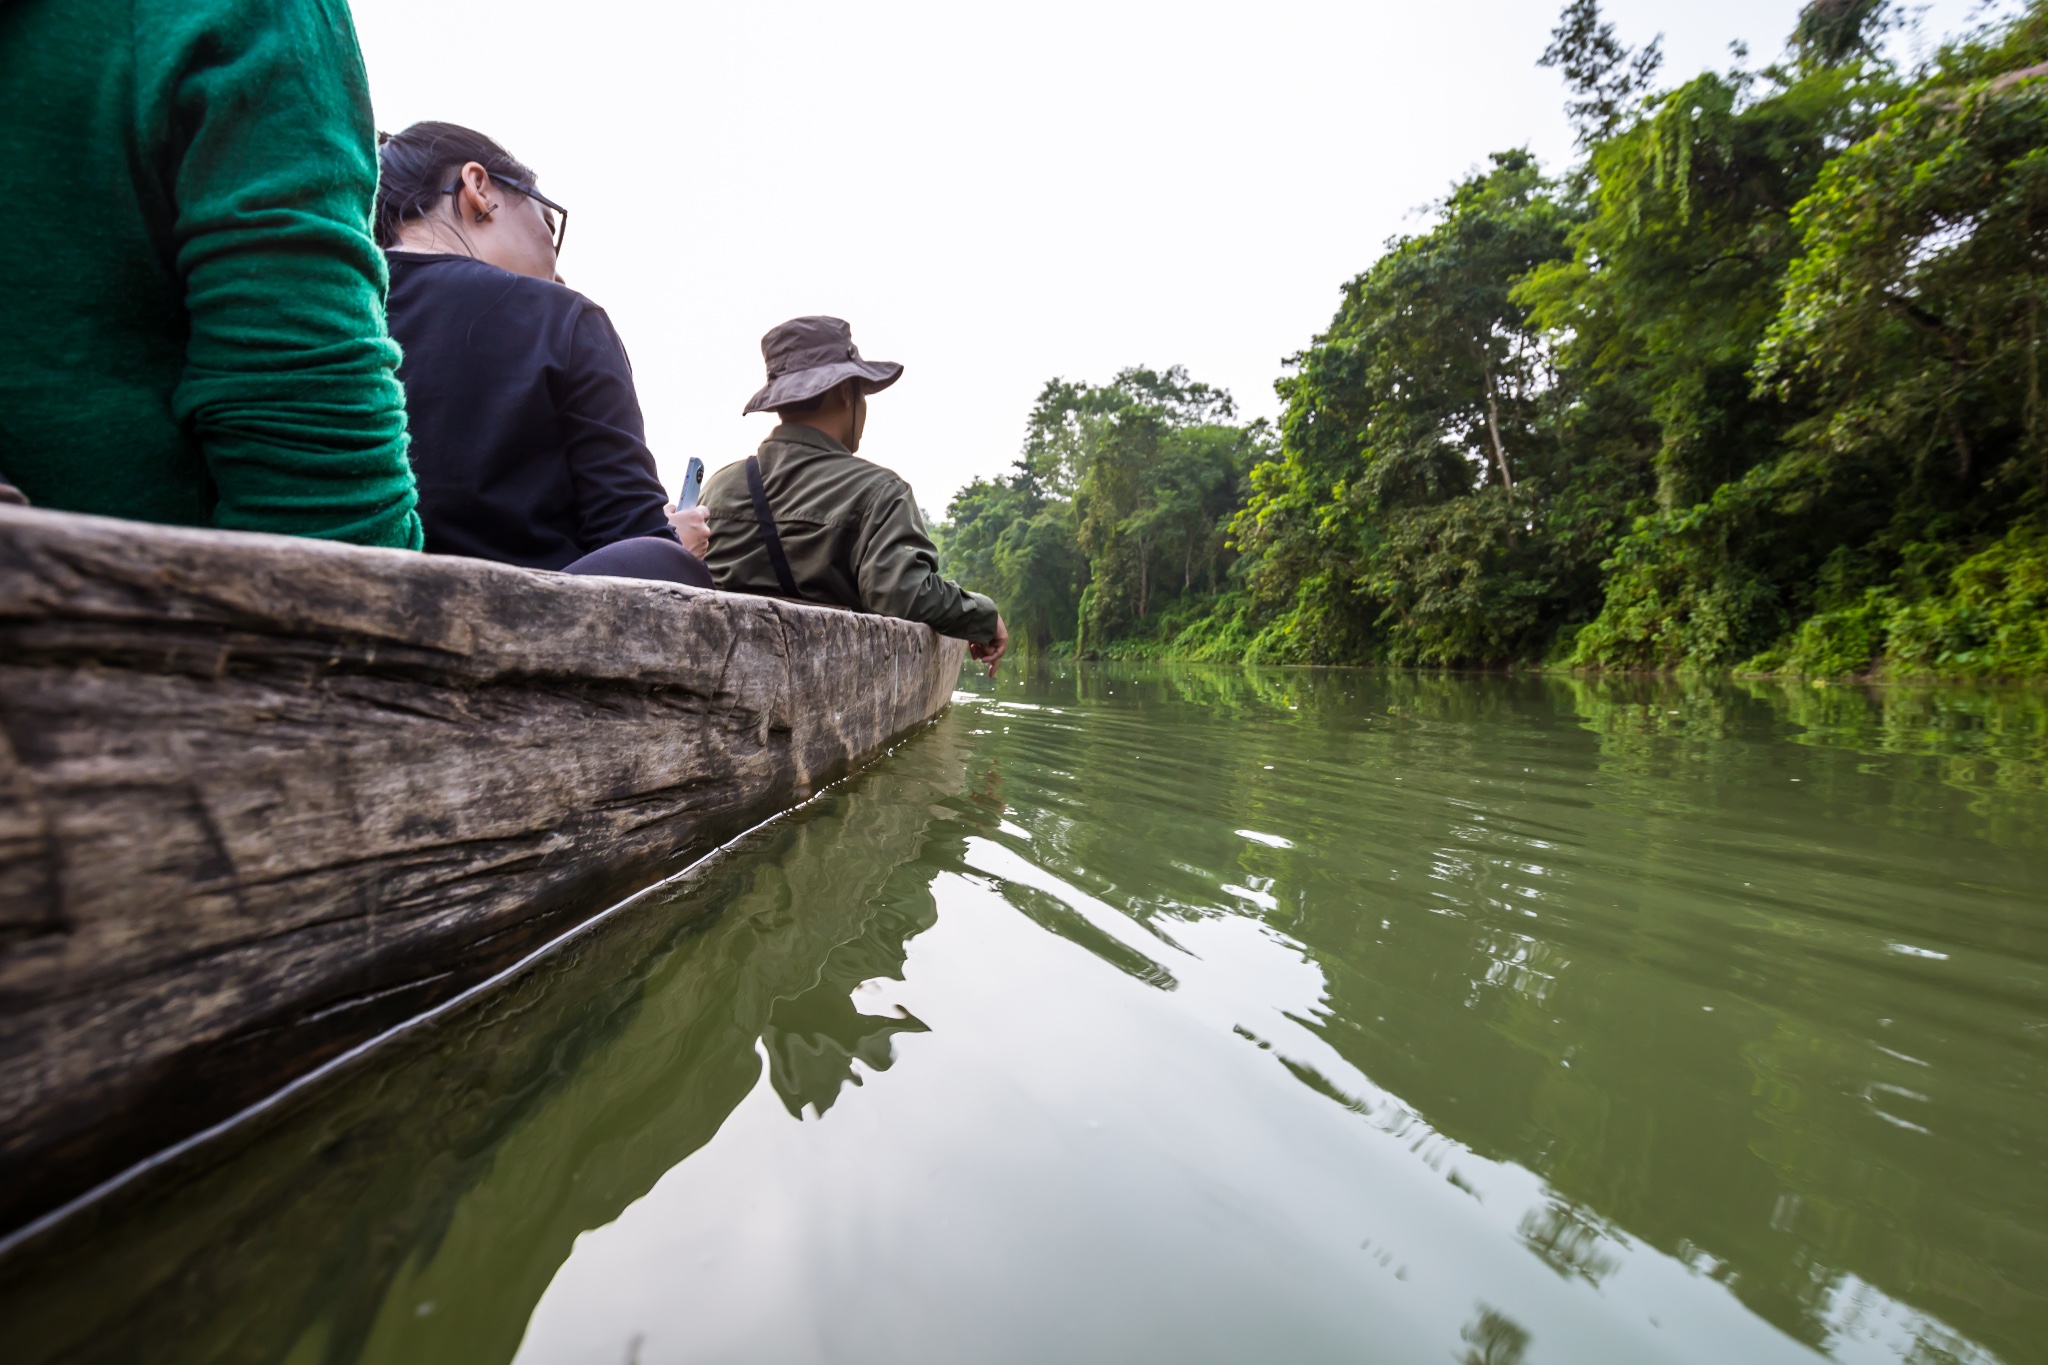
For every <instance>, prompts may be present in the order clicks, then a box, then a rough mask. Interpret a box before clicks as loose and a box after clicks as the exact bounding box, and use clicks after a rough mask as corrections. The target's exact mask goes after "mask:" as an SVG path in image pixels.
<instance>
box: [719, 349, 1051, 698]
mask: <svg viewBox="0 0 2048 1365" xmlns="http://www.w3.org/2000/svg"><path fill="white" fill-rule="evenodd" d="M761 355H762V357H763V358H764V359H765V360H766V361H767V362H768V382H767V384H765V385H764V386H763V387H762V388H761V391H760V392H759V393H756V394H755V395H754V396H753V397H752V398H750V399H748V400H747V406H746V411H747V412H749V413H755V412H770V411H772V412H774V413H775V414H776V416H777V417H778V418H779V419H780V424H779V425H778V426H777V427H776V428H775V429H774V430H773V431H771V432H769V433H768V439H767V440H765V441H763V442H762V443H761V448H760V450H759V451H758V452H757V453H755V454H753V455H750V456H748V457H747V458H746V459H745V460H743V461H740V462H738V463H735V464H729V465H727V466H726V467H725V468H723V469H721V470H719V471H718V472H717V473H716V474H714V475H712V476H711V479H710V481H709V482H708V483H706V484H705V486H704V507H705V510H706V512H707V514H708V516H709V519H710V529H711V547H710V549H709V550H707V551H706V552H705V555H704V562H705V564H706V565H707V566H708V567H709V568H710V570H711V577H712V581H713V582H714V583H715V584H716V585H717V586H718V587H720V588H724V589H726V590H727V591H729V592H748V593H760V594H767V595H771V596H779V597H789V598H795V599H797V600H799V601H806V602H821V603H825V604H828V605H832V606H841V607H850V608H852V609H853V610H855V611H866V612H873V613H875V614H877V615H881V616H897V617H901V618H903V619H904V620H907V621H922V622H924V623H925V624H926V625H928V626H930V627H931V628H932V629H933V630H936V631H938V632H939V633H940V634H941V635H951V636H953V637H955V638H956V639H963V640H966V641H967V642H968V646H969V648H970V650H971V652H972V653H973V655H974V657H975V658H977V659H979V660H980V661H981V662H983V663H985V664H987V665H988V670H989V672H990V673H991V674H993V673H994V672H995V669H996V664H997V663H998V662H1000V661H1001V659H1002V657H1003V654H1004V651H1005V650H1007V649H1008V648H1009V643H1010V632H1009V628H1008V627H1007V626H1005V625H1004V623H1003V618H1002V614H1001V613H1000V612H998V611H997V610H996V604H995V603H994V602H992V601H990V600H989V599H988V598H986V597H984V596H982V595H981V594H980V593H975V592H969V591H967V590H966V589H965V588H962V587H961V586H960V585H959V584H957V583H954V582H952V581H950V580H948V579H946V578H944V577H941V576H940V574H939V554H938V550H937V549H936V548H935V547H934V546H933V545H932V541H931V537H930V535H928V534H927V533H926V531H925V526H924V517H923V515H922V514H921V513H919V511H918V510H917V498H916V496H915V495H914V494H913V493H912V492H911V489H910V485H909V484H908V483H906V482H905V481H904V480H903V479H902V478H901V477H900V476H898V475H897V474H896V473H895V472H894V471H892V470H889V469H885V468H883V467H882V466H881V465H878V464H873V463H871V462H869V461H867V460H863V459H861V458H859V456H858V455H856V454H855V452H856V451H858V450H859V449H860V444H861V437H862V435H863V434H864V433H865V431H866V428H867V408H868V403H867V400H868V395H869V394H872V393H879V392H881V391H882V390H883V389H886V388H888V387H889V386H890V385H891V384H894V383H895V382H896V381H897V380H898V379H900V378H902V377H903V367H902V366H901V365H897V364H894V363H891V362H886V361H876V360H863V359H861V354H860V348H859V347H857V346H855V345H854V344H853V329H852V328H851V327H849V326H848V325H847V324H846V323H845V322H844V321H842V320H841V319H839V318H828V317H804V318H793V319H791V320H790V321H788V322H785V323H783V324H782V325H781V326H780V327H777V328H775V329H774V330H772V331H770V332H769V333H768V335H766V336H764V337H762V338H761Z"/></svg>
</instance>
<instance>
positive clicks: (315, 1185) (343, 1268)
mask: <svg viewBox="0 0 2048 1365" xmlns="http://www.w3.org/2000/svg"><path fill="white" fill-rule="evenodd" d="M961 686H962V687H963V689H966V690H963V691H962V692H961V693H960V694H959V695H958V697H956V701H955V705H954V706H953V707H952V708H950V710H948V711H947V713H946V714H945V715H944V716H943V717H942V718H941V719H940V720H939V722H938V723H937V724H936V725H935V726H933V727H932V728H931V729H929V730H927V731H925V732H923V733H921V734H920V735H918V736H917V737H915V738H914V739H912V740H910V741H908V742H907V743H905V744H904V745H903V746H902V747H901V748H899V749H898V750H897V751H896V752H895V753H894V754H892V755H891V756H890V757H889V758H887V759H886V760H885V761H883V762H882V763H880V764H879V765H877V766H875V767H874V768H871V769H870V770H868V771H867V772H865V773H864V774H861V775H859V776H858V777H856V778H855V779H853V780H851V781H850V782H848V783H845V784H843V785H841V786H839V787H837V788H834V789H832V790H831V791H830V792H828V793H826V794H825V795H824V796H822V797H821V798H819V799H818V800H816V801H814V802H812V803H810V804H809V805H808V806H806V807H804V808H803V809H801V810H800V811H798V812H796V813H794V814H793V815H791V816H789V817H786V818H784V819H782V820H780V821H777V822H774V823H772V824H771V825H769V826H766V827H764V828H763V829H761V830H758V831H756V832H755V833H754V834H752V835H750V836H748V837H747V838H745V839H743V840H741V841H740V842H739V843H738V844H737V845H735V846H733V847H732V848H730V849H728V850H726V851H725V852H723V853H721V854H720V855H718V856H716V857H714V858H712V859H710V860H708V861H707V862H706V863H704V864H703V865H701V866H700V867H699V868H698V869H696V870H695V871H694V872H693V873H691V874H689V875H688V876H686V877H685V878H683V879H681V880H680V881H678V882H676V883H674V884H672V885H670V886H668V887H665V888H661V889H658V890H657V891H655V892H653V893H650V894H649V895H647V896H645V897H642V898H641V899H640V900H639V901H637V902H635V903H632V904H630V905H629V906H628V907H626V908H625V909H623V910H621V911H619V912H618V913H616V914H615V915H614V916H613V917H612V918H611V919H610V920H609V921H607V922H606V923H605V924H604V925H603V926H601V927H600V928H598V929H596V930H594V931H592V932H590V933H588V934H586V935H584V936H582V937H581V938H579V939H577V940H576V941H575V942H574V943H573V944H571V945H570V946H568V947H567V948H565V949H564V950H563V951H561V952H559V953H558V954H556V955H555V956H554V957H552V958H551V959H549V960H548V962H547V963H546V964H545V965H544V966H543V967H541V968H539V969H537V970H535V971H532V972H530V973H528V974H527V975H525V976H523V977H521V978H520V979H519V980H518V981H516V982H515V983H514V984H512V985H510V986H508V987H507V988H505V989H503V990H501V991H498V992H496V993H494V994H492V995H490V996H488V997H487V998H485V999H483V1000H482V1001H480V1002H479V1003H477V1004H475V1005H474V1006H472V1007H470V1008H467V1009H463V1010H458V1011H456V1012H455V1013H453V1014H451V1015H450V1016H448V1017H446V1018H444V1019H441V1020H439V1021H437V1022H435V1023H434V1024H433V1025H431V1026H429V1027H426V1028H422V1029H420V1030H417V1031H415V1032H414V1033H412V1034H411V1035H409V1036H407V1037H406V1038H404V1039H402V1040H401V1041H399V1042H398V1043H396V1044H395V1045H393V1046H390V1047H388V1048H386V1049H384V1050H383V1051H382V1053H381V1054H379V1055H377V1056H375V1057H374V1058H373V1059H372V1060H371V1061H370V1062H369V1063H368V1064H365V1065H361V1066H358V1067H356V1068H354V1069H353V1070H350V1071H348V1072H346V1073H345V1074H343V1075H342V1076H341V1077H339V1078H338V1079H336V1080H334V1081H332V1082H331V1083H328V1084H326V1085H324V1086H322V1087H317V1088H316V1090H315V1093H312V1094H311V1095H309V1096H308V1097H305V1098H303V1099H302V1100H300V1101H298V1102H296V1103H294V1104H291V1105H287V1106H283V1107H282V1109H281V1110H280V1111H279V1112H278V1113H276V1114H273V1115H272V1116H270V1117H269V1118H267V1119H266V1120H264V1121H263V1122H260V1123H254V1124H251V1125H249V1126H248V1127H247V1129H246V1130H245V1131H239V1132H237V1133H235V1134H232V1135H231V1136H230V1137H229V1138H228V1139H227V1140H225V1141H223V1142H221V1143H218V1144H215V1145H214V1146H213V1147H212V1148H210V1149H208V1151H207V1152H206V1153H205V1154H204V1158H203V1160H199V1159H195V1160H194V1161H191V1162H187V1163H186V1164H184V1165H182V1166H178V1167H175V1168H173V1169H170V1170H167V1171H166V1172H165V1173H164V1174H163V1175H162V1176H161V1178H159V1179H157V1180H155V1181H154V1182H148V1183H146V1185H145V1188H144V1189H143V1190H142V1191H141V1192H140V1193H138V1194H135V1195H133V1196H131V1197H129V1198H127V1199H124V1200H122V1201H119V1202H118V1206H117V1207H110V1208H109V1209H108V1210H106V1211H103V1212H101V1213H99V1214H96V1215H94V1216H93V1217H92V1218H90V1219H87V1220H83V1221H82V1222H81V1223H80V1225H79V1226H78V1227H76V1228H72V1229H69V1230H67V1231H66V1233H65V1234H64V1236H62V1237H59V1238H58V1239H56V1241H55V1242H54V1243H53V1244H51V1245H49V1246H46V1247H42V1248H38V1249H37V1252H36V1254H35V1256H34V1257H33V1258H32V1259H30V1260H27V1261H24V1260H23V1259H22V1258H16V1260H15V1261H14V1262H13V1263H11V1264H7V1265H4V1266H0V1324H5V1326H4V1327H0V1335H4V1336H5V1337H6V1338H7V1339H8V1343H9V1344H8V1345H7V1346H6V1347H5V1348H4V1349H0V1354H4V1355H5V1357H6V1358H7V1359H8V1360H10V1361H16V1362H24V1363H25V1362H29V1361H43V1360H59V1359H62V1360H93V1361H100V1360H105V1361H117V1360H118V1361H165V1362H169V1361H180V1362H182V1361H195V1362H196V1361H209V1362H210V1361H247V1362H272V1361H285V1362H294V1363H299V1362H303V1363H305V1365H313V1363H314V1362H331V1363H334V1365H339V1363H341V1362H358V1361H361V1362H477V1363H478V1365H483V1363H485V1362H490V1363H491V1365H497V1363H498V1362H507V1361H516V1362H519V1363H520V1365H542V1363H544V1362H586V1361H587V1362H606V1363H607V1365H621V1363H624V1362H641V1363H642V1365H654V1363H655V1362H698V1361H749V1362H751V1361H764V1362H808V1361H846V1362H862V1363H865V1362H874V1363H875V1365H883V1363H884V1362H886V1363H887V1365H918V1363H920V1362H983V1361H988V1362H1011V1361H1015V1362H1055V1361H1061V1362H1065V1361H1074V1362H1081V1361H1086V1362H1096V1361H1100V1362H1152V1361H1159V1362H1168V1361H1172V1362H1180V1361H1203V1362H1208V1361H1216V1362H1226V1361H1227V1362H1239V1361H1243V1362H1323V1361H1344V1362H1400V1363H1404V1365H1405V1363H1406V1362H1418V1363H1423V1362H1427V1363H1429V1365H1445V1363H1446V1362H1448V1363H1449V1365H1460V1363H1462V1365H1475V1363H1477V1365H1535V1363H1536V1362H1560V1363H1572V1362H1578V1363H1585V1362H1649V1361H1667V1360H1668V1361H1703V1362H1706V1361H1712V1362H1723V1361H1727V1362H1767V1361H1797V1360H1817V1359H1821V1358H1824V1357H1825V1358H1831V1359H1834V1360H1838V1361H1844V1362H1886V1361H1909V1362H1916V1363H1917V1365H1933V1363H1934V1362H1992V1361H2003V1362H2025V1361H2048V791H2044V777H2048V696H2044V695H2043V694H2039V693H2032V694H2026V693H2002V694H2001V693H1977V692H1965V691H1953V690H1924V691H1913V690H1908V689H1897V690H1878V691H1862V690H1856V689H1845V688H1810V687H1789V686H1780V685H1764V684H1756V685H1743V684H1709V683H1697V684H1689V683H1675V682H1603V683H1589V682H1576V681H1569V680H1561V679H1510V678H1497V677H1496V678H1439V677H1429V676H1413V675H1385V674H1374V673H1353V672H1327V673H1322V672H1309V671H1299V670H1286V671H1280V670H1269V671H1240V670H1206V669H1172V668H1158V669H1137V668H1131V669H1119V668H1114V667H1104V668H1094V667H1080V668H1075V667H1069V668H1066V669H1064V670H1062V669H1060V668H1057V667H1054V668H1052V669H1050V670H1041V671H1039V672H1038V673H1036V674H1029V673H1019V674H1008V675H1006V676H1005V677H1003V678H1002V679H1000V680H998V681H996V682H994V683H990V682H987V681H985V680H982V679H979V678H975V679H971V680H963V682H962V684H961Z"/></svg>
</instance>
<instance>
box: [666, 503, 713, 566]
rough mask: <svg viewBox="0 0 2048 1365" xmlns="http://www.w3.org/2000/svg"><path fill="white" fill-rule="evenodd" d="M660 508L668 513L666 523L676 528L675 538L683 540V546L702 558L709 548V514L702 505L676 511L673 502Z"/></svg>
mask: <svg viewBox="0 0 2048 1365" xmlns="http://www.w3.org/2000/svg"><path fill="white" fill-rule="evenodd" d="M662 510H663V511H665V512H667V513H668V524H669V525H671V526H673V527H675V528H676V538H677V539H678V540H680V541H682V542H683V548H684V549H685V550H688V551H689V552H690V553H691V554H693V555H695V556H697V558H699V559H702V558H703V557H704V552H705V551H706V550H709V549H710V548H711V514H710V513H709V512H706V511H705V510H704V509H703V508H702V507H692V508H691V509H690V510H689V511H687V512H678V511H677V510H676V505H675V504H674V503H670V504H669V505H668V506H667V507H665V508H663V509H662Z"/></svg>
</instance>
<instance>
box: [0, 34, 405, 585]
mask: <svg viewBox="0 0 2048 1365" xmlns="http://www.w3.org/2000/svg"><path fill="white" fill-rule="evenodd" d="M0 91H4V92H5V95H4V98H0V212H4V215H5V220H6V224H7V227H6V234H5V235H6V242H7V255H8V259H9V269H8V272H7V276H8V278H7V281H6V283H5V284H4V285H0V477H4V478H7V479H10V480H12V481H13V482H14V483H16V484H17V485H19V486H20V488H21V490H22V491H23V492H24V493H26V494H27V495H28V496H29V498H30V500H31V501H33V502H34V503H36V504H37V505H39V506H44V507H56V508H64V509H68V510H72V511H78V512H97V513H101V514H104V515H108V516H117V517H131V518H136V519H139V520H143V521H158V522H177V523H184V524H187V525H213V526H220V527H226V528H230V529H234V530H247V531H282V532H287V533H290V534H294V535H307V536H324V537H329V538H332V539H336V540H351V541H357V542H359V543H362V544H367V545H396V546H406V547H411V548H414V549H417V548H418V547H419V544H420V522H419V517H418V515H417V513H415V512H414V510H413V505H414V502H415V501H416V494H415V492H414V488H413V479H412V470H411V467H410V466H409V465H408V464H407V463H406V457H405V441H406V438H405V395H404V391H403V390H402V389H401V388H400V387H399V384H398V379H397V375H396V371H397V366H398V348H397V347H396V346H395V345H394V344H393V343H392V341H391V339H390V337H389V335H388V334H387V333H386V331H385V326H384V293H385V288H386V284H387V279H386V275H385V267H384V257H383V253H381V252H380V251H378V250H377V247H376V244H375V242H374V241H373V239H372V237H371V233H370V212H371V205H372V201H373V197H374V195H375V193H376V186H377V157H376V145H375V135H374V132H373V128H372V124H371V121H370V100H369V88H368V82H367V80H366V78H365V76H364V73H363V59H362V53H361V52H360V51H359V50H358V48H357V46H356V39H355V29H354V27H353V25H352V24H351V23H350V20H349V15H348V8H347V5H346V4H345V3H344V0H0Z"/></svg>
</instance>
